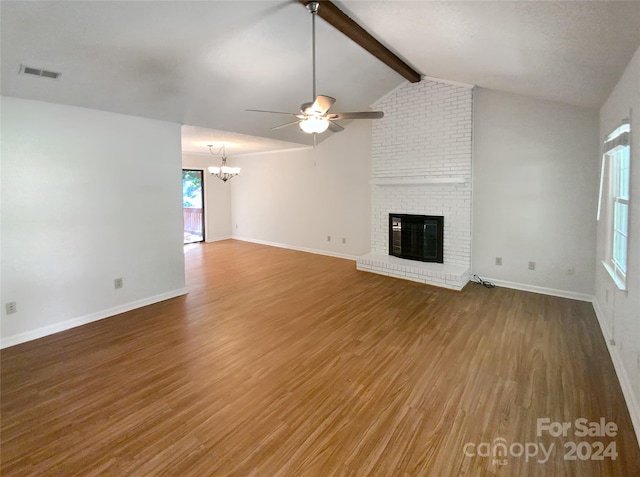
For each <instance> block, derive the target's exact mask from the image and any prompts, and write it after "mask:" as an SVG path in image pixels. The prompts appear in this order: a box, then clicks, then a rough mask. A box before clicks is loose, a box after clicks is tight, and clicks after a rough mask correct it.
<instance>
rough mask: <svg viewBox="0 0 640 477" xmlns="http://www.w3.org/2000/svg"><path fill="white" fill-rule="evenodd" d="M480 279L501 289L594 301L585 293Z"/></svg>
mask: <svg viewBox="0 0 640 477" xmlns="http://www.w3.org/2000/svg"><path fill="white" fill-rule="evenodd" d="M472 276H473V275H472ZM482 279H483V280H486V281H489V282H492V283H493V284H495V285H496V286H498V287H503V288H513V289H514V290H522V291H528V292H533V293H540V294H541V295H551V296H558V297H560V298H570V299H572V300H579V301H588V302H593V300H594V297H593V295H587V294H586V293H578V292H572V291H567V290H557V289H555V288H545V287H539V286H536V285H526V284H524V283H515V282H507V281H504V280H496V279H494V278H486V277H482Z"/></svg>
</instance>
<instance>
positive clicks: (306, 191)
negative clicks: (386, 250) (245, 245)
mask: <svg viewBox="0 0 640 477" xmlns="http://www.w3.org/2000/svg"><path fill="white" fill-rule="evenodd" d="M345 126H346V127H345V130H344V131H342V132H340V133H337V134H333V135H332V136H331V137H329V138H327V139H326V140H325V141H323V142H321V143H320V144H318V146H316V148H315V149H311V148H309V149H301V150H294V151H283V152H274V153H268V154H260V155H254V156H244V157H235V158H233V165H235V166H240V167H242V172H241V174H240V175H239V176H238V177H236V178H234V179H233V180H232V181H231V204H232V222H231V223H232V227H233V235H234V236H235V237H237V238H242V239H248V240H254V241H260V242H266V243H272V244H278V245H281V246H287V247H291V248H297V249H304V250H311V251H316V252H324V253H328V254H333V255H338V256H340V255H344V256H350V257H352V256H358V255H362V254H364V253H367V252H368V251H369V244H370V241H369V236H370V197H369V177H370V173H371V171H370V168H371V124H370V121H352V122H351V123H350V124H347V125H345ZM327 236H331V242H328V241H327ZM342 238H346V242H347V243H346V244H343V243H342Z"/></svg>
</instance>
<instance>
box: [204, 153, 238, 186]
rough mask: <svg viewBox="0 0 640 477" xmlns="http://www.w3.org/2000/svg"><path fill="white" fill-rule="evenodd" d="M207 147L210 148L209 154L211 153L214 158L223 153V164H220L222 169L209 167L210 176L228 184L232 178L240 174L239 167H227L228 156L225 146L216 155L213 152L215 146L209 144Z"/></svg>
mask: <svg viewBox="0 0 640 477" xmlns="http://www.w3.org/2000/svg"><path fill="white" fill-rule="evenodd" d="M207 147H208V148H209V152H210V153H211V155H212V156H219V155H220V153H221V152H222V163H221V164H220V167H213V166H211V167H209V174H211V175H212V176H215V177H217V178H218V179H220V180H222V182H227V181H228V180H229V179H231V178H232V177H235V176H237V175H238V174H240V168H239V167H229V166H228V165H227V155H226V152H225V148H224V144H223V145H222V147H221V148H220V149H219V150H218V152H217V153H215V154H214V152H213V150H212V148H213V144H208V145H207Z"/></svg>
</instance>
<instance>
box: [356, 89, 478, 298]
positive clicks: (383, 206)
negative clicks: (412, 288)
mask: <svg viewBox="0 0 640 477" xmlns="http://www.w3.org/2000/svg"><path fill="white" fill-rule="evenodd" d="M472 105H473V99H472V86H461V85H454V84H449V83H443V82H437V81H431V80H422V81H421V82H420V83H417V84H410V83H409V84H406V85H404V86H402V87H401V88H399V89H397V90H395V91H394V92H393V93H391V94H390V95H388V96H387V97H385V98H383V99H382V100H380V101H379V102H378V103H377V104H375V105H374V108H375V109H380V110H382V111H384V113H385V116H384V118H383V119H382V120H379V121H374V122H373V135H372V166H371V194H372V220H371V229H372V230H371V253H370V254H367V255H364V256H362V257H360V258H359V259H358V261H357V267H358V270H365V271H370V272H374V273H381V274H383V275H389V276H394V277H398V278H405V279H408V280H413V281H418V282H422V283H428V284H431V285H437V286H444V287H447V288H453V289H456V290H460V289H462V287H463V286H464V285H465V284H466V283H467V282H468V281H469V273H470V267H471V185H472V184H471V155H472V148H471V146H472V144H471V133H472V131H471V129H472V122H473V111H472ZM390 213H404V214H418V215H442V216H444V263H442V264H439V263H423V262H417V261H411V260H404V259H400V258H397V257H392V256H389V254H388V253H389V241H388V239H389V237H388V224H389V214H390Z"/></svg>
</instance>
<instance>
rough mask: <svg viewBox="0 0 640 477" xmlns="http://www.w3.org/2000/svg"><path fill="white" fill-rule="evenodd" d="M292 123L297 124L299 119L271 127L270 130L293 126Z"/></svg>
mask: <svg viewBox="0 0 640 477" xmlns="http://www.w3.org/2000/svg"><path fill="white" fill-rule="evenodd" d="M294 124H299V121H292V122H290V123H286V124H281V125H280V126H274V127H272V128H271V130H272V131H275V130H276V129H282V128H286V127H287V126H293V125H294Z"/></svg>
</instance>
